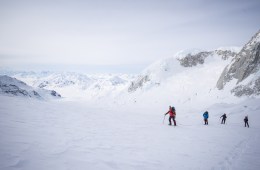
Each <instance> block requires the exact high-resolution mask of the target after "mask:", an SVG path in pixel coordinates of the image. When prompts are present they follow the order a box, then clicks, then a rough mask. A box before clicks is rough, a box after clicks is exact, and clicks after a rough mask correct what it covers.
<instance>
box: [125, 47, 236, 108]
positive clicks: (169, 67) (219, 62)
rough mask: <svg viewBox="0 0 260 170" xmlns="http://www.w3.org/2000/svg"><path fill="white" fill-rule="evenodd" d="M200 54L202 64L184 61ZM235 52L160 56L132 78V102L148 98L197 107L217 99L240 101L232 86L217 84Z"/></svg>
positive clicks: (164, 102)
mask: <svg viewBox="0 0 260 170" xmlns="http://www.w3.org/2000/svg"><path fill="white" fill-rule="evenodd" d="M201 54H203V60H202V61H203V64H200V63H198V64H194V65H192V66H191V67H185V66H183V64H181V62H183V63H184V64H187V65H188V64H190V61H191V60H193V61H197V60H200V59H201V58H202V57H201ZM234 55H235V53H234V52H232V51H227V52H225V51H221V50H215V51H211V52H199V53H197V54H195V55H190V54H188V55H187V58H185V57H184V58H182V59H178V58H177V59H176V58H175V57H173V58H169V59H166V60H161V61H159V62H156V63H154V64H153V65H151V66H150V67H148V68H147V69H146V70H145V71H144V72H143V73H142V74H141V75H140V76H139V78H138V79H136V80H135V81H133V82H132V83H131V85H130V86H129V88H128V91H129V92H130V96H131V97H132V100H133V102H136V103H138V102H139V103H147V102H148V103H147V104H156V105H161V106H162V107H165V105H166V104H167V103H168V104H170V103H172V104H173V105H174V106H176V107H177V108H178V107H179V108H183V106H185V105H189V107H190V108H189V109H196V108H195V107H197V106H199V105H204V106H209V105H211V104H213V103H216V102H223V101H226V102H231V101H232V102H235V101H239V100H240V99H238V98H235V97H234V96H231V95H230V88H227V89H226V90H225V91H219V90H217V89H216V88H215V85H216V82H217V80H218V78H219V77H220V75H221V70H223V69H224V67H225V66H226V65H227V64H228V63H230V61H231V60H232V58H233V56H234ZM226 56H228V57H226ZM193 57H194V58H193ZM190 58H191V59H190ZM180 60H182V61H180ZM186 62H187V63H186ZM163 105H164V106H163Z"/></svg>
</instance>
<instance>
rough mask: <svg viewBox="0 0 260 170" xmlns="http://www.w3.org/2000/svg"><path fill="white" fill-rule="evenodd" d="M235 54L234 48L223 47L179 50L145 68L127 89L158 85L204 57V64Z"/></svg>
mask: <svg viewBox="0 0 260 170" xmlns="http://www.w3.org/2000/svg"><path fill="white" fill-rule="evenodd" d="M235 55H236V52H235V51H234V50H233V51H229V50H223V49H217V50H214V51H198V50H195V51H192V50H188V51H186V52H183V51H182V52H179V53H177V54H176V55H175V57H172V58H168V59H165V60H161V61H158V62H156V63H154V64H152V65H151V66H149V67H148V68H147V69H145V70H144V71H143V73H142V74H141V75H140V76H139V77H138V78H137V79H136V80H135V81H133V82H132V83H131V85H130V87H129V88H128V91H129V92H133V91H135V90H137V89H138V88H143V87H144V86H148V85H149V84H150V85H149V86H158V85H160V83H161V82H162V81H163V80H165V79H168V78H170V77H172V76H175V75H176V74H179V73H181V72H185V71H186V70H189V69H188V68H187V69H186V68H185V67H196V66H199V65H203V64H204V63H205V61H206V59H207V63H205V64H208V63H211V62H214V61H216V62H217V64H219V63H218V61H220V62H221V61H222V60H227V61H230V59H231V58H233V57H234V56H235ZM223 63H226V61H223ZM198 68H199V67H198Z"/></svg>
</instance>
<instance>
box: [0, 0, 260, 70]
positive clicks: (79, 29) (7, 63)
mask: <svg viewBox="0 0 260 170" xmlns="http://www.w3.org/2000/svg"><path fill="white" fill-rule="evenodd" d="M259 29H260V1H259V0H192V1H191V0H179V1H177V0H91V1H88V0H71V1H62V0H50V1H48V0H41V1H37V0H33V1H26V0H23V1H22V0H0V63H1V64H0V67H9V68H13V69H15V68H22V69H23V68H24V69H25V68H26V69H28V68H31V69H37V68H40V69H44V68H45V69H48V68H50V69H51V68H54V67H60V68H62V69H70V71H73V69H77V68H86V67H87V68H89V69H90V70H91V69H92V70H95V69H96V70H102V71H108V72H109V69H112V70H113V71H118V72H120V71H121V72H122V71H123V72H124V71H127V72H137V71H140V70H141V69H143V68H144V67H146V66H147V65H149V64H151V63H152V62H154V61H156V60H159V59H162V58H167V57H171V56H173V55H174V54H175V53H176V52H178V51H180V50H183V49H190V48H198V49H206V50H212V49H215V48H218V47H222V46H242V45H244V44H245V43H246V42H247V41H248V40H249V39H250V38H251V36H252V35H253V34H254V33H256V32H257V31H258V30H259ZM65 66H68V67H67V68H65ZM117 69H118V70H117Z"/></svg>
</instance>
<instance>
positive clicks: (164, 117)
mask: <svg viewBox="0 0 260 170" xmlns="http://www.w3.org/2000/svg"><path fill="white" fill-rule="evenodd" d="M165 116H166V115H164V118H163V124H164V119H165Z"/></svg>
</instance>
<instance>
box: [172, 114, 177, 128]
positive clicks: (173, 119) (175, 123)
mask: <svg viewBox="0 0 260 170" xmlns="http://www.w3.org/2000/svg"><path fill="white" fill-rule="evenodd" d="M172 119H173V122H174V126H176V120H175V116H173V117H172Z"/></svg>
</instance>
